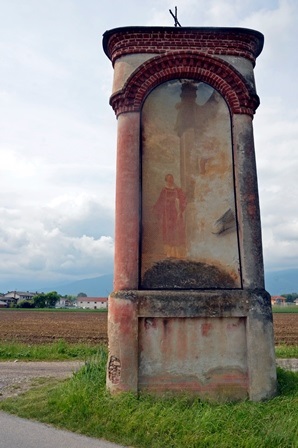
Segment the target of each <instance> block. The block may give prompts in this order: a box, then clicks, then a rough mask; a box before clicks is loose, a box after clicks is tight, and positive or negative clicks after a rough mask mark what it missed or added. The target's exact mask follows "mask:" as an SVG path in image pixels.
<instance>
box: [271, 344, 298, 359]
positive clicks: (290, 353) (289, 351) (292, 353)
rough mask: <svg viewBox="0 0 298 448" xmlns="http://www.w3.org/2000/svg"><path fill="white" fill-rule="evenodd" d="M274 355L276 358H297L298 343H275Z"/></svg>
mask: <svg viewBox="0 0 298 448" xmlns="http://www.w3.org/2000/svg"><path fill="white" fill-rule="evenodd" d="M275 356H276V357H277V358H298V345H277V346H276V347H275Z"/></svg>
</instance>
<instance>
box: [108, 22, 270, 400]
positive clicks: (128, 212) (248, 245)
mask: <svg viewBox="0 0 298 448" xmlns="http://www.w3.org/2000/svg"><path fill="white" fill-rule="evenodd" d="M262 46H263V37H262V35H261V34H260V33H258V32H256V31H253V30H246V29H239V28H185V29H174V28H145V27H132V28H119V29H116V30H111V31H108V32H106V33H105V35H104V49H105V52H106V54H107V55H108V56H109V57H110V58H111V60H112V62H113V64H114V85H113V95H112V97H111V105H112V107H113V108H114V110H115V112H116V115H117V116H118V141H117V179H116V231H115V268H114V269H115V271H114V292H113V293H112V294H111V296H110V299H109V317H108V335H109V360H108V365H107V387H108V388H109V390H110V391H111V392H112V393H117V392H122V391H132V392H135V393H140V392H142V391H144V390H146V391H149V392H152V393H153V392H154V393H159V394H160V393H165V392H171V393H175V394H178V393H182V394H184V393H190V394H195V395H199V396H200V397H202V398H204V399H206V400H218V401H225V400H239V399H246V398H247V397H248V398H249V399H251V400H255V401H258V400H263V399H268V398H270V397H272V396H274V395H275V393H276V368H275V357H274V340H273V325H272V311H271V303H270V297H269V294H268V293H267V292H266V291H265V289H264V269H263V256H262V238H261V224H260V211H259V201H258V186H257V175H256V163H255V152H254V138H253V128H252V117H253V114H254V113H255V110H256V108H257V107H258V105H259V99H258V96H257V94H256V91H255V82H254V74H253V67H254V65H255V59H256V57H257V56H258V55H259V54H260V52H261V50H262ZM179 83H180V84H181V86H182V87H181V89H180V84H179ZM163 86H166V89H165V90H164V91H166V90H167V92H168V93H167V96H165V95H164V91H163ZM177 86H178V87H177ZM155 88H156V93H158V92H160V93H158V95H160V96H158V95H157V97H156V98H157V100H156V101H152V100H153V99H154V98H155V96H154V95H155V93H154V92H155V90H154V89H155ZM175 88H176V94H174V93H173V92H175ZM207 91H209V93H210V95H209V94H206V92H207ZM171 92H172V93H171ZM177 93H178V95H180V96H179V97H178V99H177ZM205 94H206V95H205ZM175 95H176V96H175ZM208 95H209V96H208ZM167 105H168V106H169V107H166V106H167ZM203 105H206V107H205V106H204V107H202V106H203ZM177 111H178V112H177ZM179 111H180V112H179ZM179 113H180V115H179ZM169 114H172V115H173V117H172V118H173V120H172V121H171V120H170V119H169ZM173 123H175V124H173ZM164 182H165V185H164V184H163V183H164ZM163 191H165V192H164V193H163ZM159 195H160V196H159ZM163 196H164V197H165V201H164V202H162V197H163ZM171 201H172V202H171ZM169 210H171V214H170V217H171V219H170V220H169V219H167V221H166V220H164V218H162V217H161V216H162V213H165V212H167V213H168V212H169ZM154 213H157V214H156V215H155V217H154V216H153V215H154ZM158 214H159V215H158ZM168 216H169V215H168ZM178 218H179V224H178ZM173 220H174V221H173ZM175 220H177V221H175ZM173 222H174V224H175V226H174V227H173ZM158 226H159V227H158ZM173 229H174V230H173ZM177 229H178V231H177ZM161 230H162V232H163V237H162V238H163V239H162V238H161V233H160V232H161ZM167 232H168V234H167ZM169 235H170V237H169Z"/></svg>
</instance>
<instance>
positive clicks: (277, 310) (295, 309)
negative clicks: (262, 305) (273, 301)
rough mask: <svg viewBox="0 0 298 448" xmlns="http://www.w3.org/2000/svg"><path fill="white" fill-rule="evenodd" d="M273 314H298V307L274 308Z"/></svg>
mask: <svg viewBox="0 0 298 448" xmlns="http://www.w3.org/2000/svg"><path fill="white" fill-rule="evenodd" d="M272 312H273V313H298V306H297V305H290V306H273V307H272Z"/></svg>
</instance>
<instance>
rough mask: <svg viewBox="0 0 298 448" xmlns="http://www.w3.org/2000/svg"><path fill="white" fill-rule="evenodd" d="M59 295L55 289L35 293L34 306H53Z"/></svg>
mask: <svg viewBox="0 0 298 448" xmlns="http://www.w3.org/2000/svg"><path fill="white" fill-rule="evenodd" d="M60 297H61V296H60V294H58V293H57V292H56V291H51V292H47V293H46V294H45V293H43V292H42V293H41V294H37V295H36V296H34V297H33V301H34V305H35V308H54V307H55V305H56V303H57V302H58V301H59V300H60Z"/></svg>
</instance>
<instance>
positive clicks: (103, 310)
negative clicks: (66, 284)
mask: <svg viewBox="0 0 298 448" xmlns="http://www.w3.org/2000/svg"><path fill="white" fill-rule="evenodd" d="M2 310H4V311H11V312H14V311H27V312H31V311H34V312H36V313H38V312H40V311H47V312H49V313H53V312H55V313H56V312H58V313H107V312H108V309H107V308H97V309H96V310H95V309H88V308H0V313H1V311H2Z"/></svg>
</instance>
